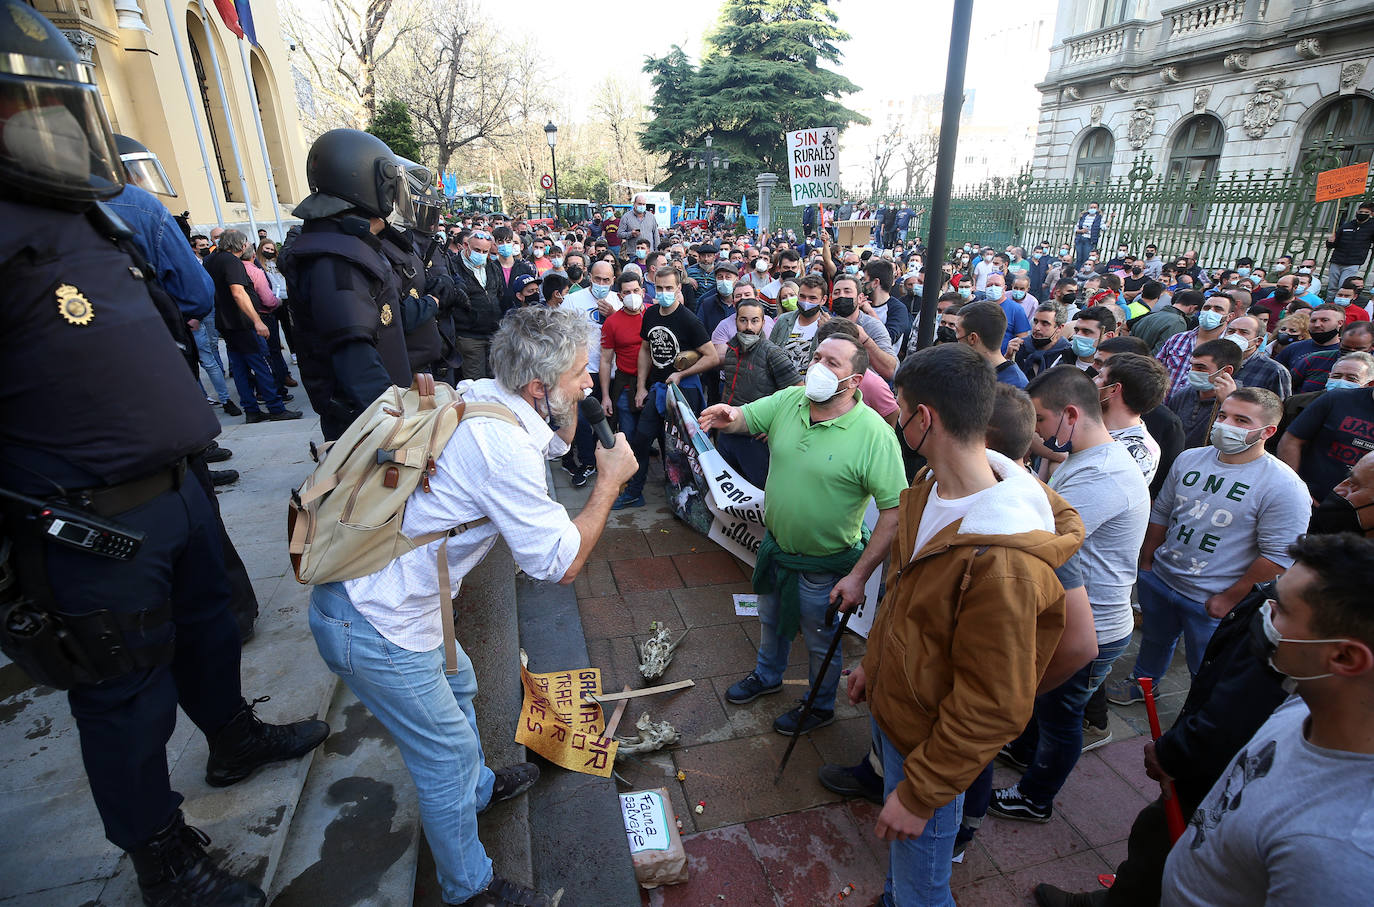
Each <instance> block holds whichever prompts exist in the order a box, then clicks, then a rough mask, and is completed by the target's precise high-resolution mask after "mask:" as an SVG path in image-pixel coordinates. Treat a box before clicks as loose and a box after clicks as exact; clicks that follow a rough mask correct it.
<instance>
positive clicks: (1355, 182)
mask: <svg viewBox="0 0 1374 907" xmlns="http://www.w3.org/2000/svg"><path fill="white" fill-rule="evenodd" d="M1368 182H1369V161H1365V162H1364V163H1362V164H1351V165H1350V166H1349V167H1337V168H1336V169H1334V170H1323V171H1322V172H1321V173H1318V174H1317V192H1316V200H1317V201H1319V202H1329V201H1334V200H1335V199H1338V198H1348V197H1350V196H1352V195H1363V194H1364V187H1365V184H1366V183H1368Z"/></svg>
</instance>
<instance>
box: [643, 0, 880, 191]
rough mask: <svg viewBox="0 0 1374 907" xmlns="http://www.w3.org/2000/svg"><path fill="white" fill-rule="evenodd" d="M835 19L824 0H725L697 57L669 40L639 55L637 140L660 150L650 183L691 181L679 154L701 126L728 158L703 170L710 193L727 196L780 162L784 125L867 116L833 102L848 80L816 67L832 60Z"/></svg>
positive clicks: (840, 36) (695, 141) (836, 56)
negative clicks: (661, 167) (647, 95)
mask: <svg viewBox="0 0 1374 907" xmlns="http://www.w3.org/2000/svg"><path fill="white" fill-rule="evenodd" d="M836 21H837V19H836V16H835V14H834V13H833V12H832V11H831V10H830V7H829V6H828V4H827V2H826V0H726V3H725V5H724V7H723V8H722V10H721V14H720V21H719V23H718V24H717V26H716V28H715V30H714V31H712V32H711V33H710V34H708V35H707V36H706V43H707V54H706V58H705V59H704V60H703V61H702V62H701V65H700V66H693V65H692V63H691V61H690V60H688V59H687V56H686V54H684V53H683V52H682V49H681V48H679V47H676V46H675V47H673V49H672V50H671V51H670V52H669V53H668V54H667V55H666V56H664V57H657V58H655V57H651V58H649V60H648V61H647V62H646V64H645V66H644V71H645V72H647V73H649V74H650V75H651V78H652V82H653V86H654V100H653V103H652V104H651V105H650V110H651V111H652V114H653V119H652V120H651V122H650V123H649V125H648V126H647V127H646V128H645V130H644V132H643V134H642V135H641V136H640V144H641V146H642V147H643V148H644V149H645V150H646V151H652V152H657V153H661V154H666V155H667V156H668V162H667V166H666V169H667V170H668V172H669V174H670V175H669V177H668V179H667V180H665V181H664V183H663V184H662V185H661V186H660V187H659V188H662V189H669V190H672V189H675V188H678V187H681V186H686V185H692V186H695V185H697V184H698V183H699V182H700V177H699V176H697V175H696V174H695V172H694V171H693V170H691V169H689V168H688V166H687V161H688V160H690V159H691V157H692V152H691V151H690V150H689V149H693V148H697V149H699V148H700V147H702V145H703V144H704V143H703V141H702V140H703V139H704V138H705V136H706V135H707V134H708V133H709V134H710V135H711V136H712V138H713V140H714V145H713V150H715V151H719V152H722V153H724V154H726V155H728V156H729V157H730V161H731V164H730V170H729V171H719V170H717V171H713V173H712V181H713V183H715V185H718V186H720V189H719V190H715V191H714V192H713V194H715V195H716V196H717V197H726V198H729V197H732V196H733V195H734V194H739V193H740V192H748V191H752V190H753V188H754V179H753V176H754V174H755V173H758V172H760V171H771V172H774V173H784V172H785V171H786V140H785V133H787V132H789V131H791V130H794V129H808V128H811V127H815V126H839V127H840V129H841V130H843V129H844V128H845V127H847V126H850V125H852V124H855V123H867V122H868V120H867V119H866V118H865V117H863V116H862V115H861V114H859V113H856V112H855V111H853V110H850V109H849V108H847V107H845V106H844V105H843V104H842V103H840V98H841V97H842V96H844V95H847V94H851V93H853V92H855V91H858V86H856V85H855V84H854V83H853V82H851V81H849V79H847V78H845V77H844V76H842V75H839V74H838V73H836V72H833V71H831V70H829V69H822V68H821V64H822V63H826V64H830V65H832V66H838V65H839V64H840V60H841V57H842V53H841V51H840V44H841V43H843V42H844V41H847V40H848V39H849V35H848V33H847V32H845V31H843V30H842V29H840V28H839V27H838V26H837V25H836V24H835V23H836Z"/></svg>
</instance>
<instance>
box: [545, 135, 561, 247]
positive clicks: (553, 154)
mask: <svg viewBox="0 0 1374 907" xmlns="http://www.w3.org/2000/svg"><path fill="white" fill-rule="evenodd" d="M544 137H545V138H546V139H548V140H549V157H550V158H551V159H552V160H553V225H554V226H555V227H557V226H558V152H557V151H555V150H554V148H555V146H557V145H558V127H557V126H555V125H553V121H552V120H550V121H549V125H547V126H545V127H544Z"/></svg>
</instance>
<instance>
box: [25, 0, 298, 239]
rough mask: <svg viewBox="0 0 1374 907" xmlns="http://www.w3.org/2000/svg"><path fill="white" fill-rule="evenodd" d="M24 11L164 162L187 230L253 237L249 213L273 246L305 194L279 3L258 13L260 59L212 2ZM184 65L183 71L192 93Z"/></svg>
mask: <svg viewBox="0 0 1374 907" xmlns="http://www.w3.org/2000/svg"><path fill="white" fill-rule="evenodd" d="M28 2H29V3H30V4H31V5H32V6H33V7H34V8H35V9H37V10H38V11H39V12H41V13H43V14H44V15H45V16H47V17H48V18H49V19H50V20H52V22H53V24H54V25H56V26H57V27H58V28H59V29H61V30H62V31H63V33H64V34H66V36H67V38H68V40H70V41H71V42H72V44H73V46H75V47H76V50H77V53H78V54H79V55H80V57H81V59H82V60H83V61H85V62H86V63H88V64H89V65H90V66H91V69H92V71H93V72H94V74H95V79H96V82H97V83H98V85H99V86H100V93H101V96H102V97H103V99H104V102H105V110H106V112H107V113H108V115H109V118H110V125H111V127H113V129H114V131H115V132H118V133H122V134H124V135H127V136H129V137H131V138H134V139H137V140H138V141H140V142H142V143H143V144H144V145H146V146H148V148H149V150H151V151H153V152H155V153H156V154H157V155H158V157H159V158H160V159H161V160H162V164H163V166H164V167H165V168H166V170H167V173H168V176H170V177H171V179H172V183H173V185H174V186H175V187H176V189H177V192H178V197H177V198H174V199H163V201H164V202H165V203H166V204H167V205H168V207H169V208H170V209H172V211H173V212H174V213H177V214H180V213H181V212H182V211H189V212H190V220H191V223H192V224H194V225H196V226H197V227H200V228H203V229H208V228H209V227H211V226H213V225H215V224H216V223H219V224H221V225H223V226H237V227H242V228H244V229H245V230H247V229H248V227H249V209H248V205H249V204H251V206H252V214H253V219H254V221H255V222H256V224H257V225H258V226H259V227H265V228H266V229H267V231H268V232H269V234H273V235H275V234H276V233H277V228H276V220H277V217H278V215H280V217H281V219H282V221H287V220H288V219H289V216H290V212H291V209H292V207H293V206H294V205H295V203H296V202H297V201H299V200H300V199H302V198H304V197H305V196H306V195H308V194H309V189H308V187H307V186H306V180H305V146H304V144H303V141H302V138H301V133H300V129H299V125H298V119H297V115H296V95H295V89H294V86H293V82H292V77H291V69H290V64H289V62H288V59H287V48H286V45H285V43H284V42H283V40H282V38H281V21H280V19H279V18H278V13H277V7H276V3H275V2H274V0H255V2H254V3H253V17H254V20H255V22H256V25H257V36H258V41H259V42H260V44H261V46H260V47H254V46H253V45H251V44H249V43H248V42H247V41H241V40H240V39H239V38H237V37H235V35H234V34H233V33H232V32H231V31H229V29H228V28H227V27H226V26H225V25H224V22H223V21H222V20H221V19H220V17H219V14H218V12H216V10H215V6H214V3H213V2H212V0H205V3H204V5H202V4H201V3H200V2H198V0H189V2H188V0H28ZM240 44H242V45H243V50H244V51H246V53H247V67H245V66H244V58H243V56H242V55H241V53H240ZM179 61H184V64H185V71H186V73H187V75H188V77H189V78H188V79H187V80H186V81H183V79H182V68H181V65H180V62H179ZM245 69H246V70H247V71H245ZM249 73H251V76H252V78H251V82H250V80H249V75H248V74H249ZM188 87H189V91H188ZM255 101H256V103H257V105H258V109H259V111H260V113H261V117H262V139H261V141H260V140H259V137H258V130H257V125H256V123H255V122H254V118H253V107H252V105H253V104H254V102H255ZM197 127H198V129H197ZM198 131H199V136H200V138H201V139H203V141H204V147H205V154H204V156H202V154H201V143H200V141H198V138H197V132H198ZM235 140H237V145H238V152H239V154H238V160H239V161H240V162H241V164H242V168H241V169H240V166H239V164H237V163H236V162H235V156H234V148H233V146H234V144H235ZM264 146H265V147H266V155H265V156H264V154H263V151H262V149H263V147H264ZM207 161H208V167H207V166H206V162H207ZM269 165H270V170H271V183H274V184H275V187H276V193H275V197H273V193H272V191H271V189H270V188H269V179H268V168H269ZM240 177H242V178H240ZM245 189H246V193H245ZM217 212H218V213H217Z"/></svg>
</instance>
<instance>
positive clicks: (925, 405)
mask: <svg viewBox="0 0 1374 907" xmlns="http://www.w3.org/2000/svg"><path fill="white" fill-rule="evenodd" d="M996 380H997V379H996V377H995V375H994V374H993V371H992V369H991V367H989V366H988V364H987V363H986V362H984V361H983V359H982V358H981V357H980V356H979V355H978V354H977V353H975V352H974V351H973V350H972V349H970V348H968V347H967V346H963V345H955V344H941V345H938V346H934V347H930V348H928V349H924V350H921V351H920V352H918V353H916V354H914V355H913V356H911V357H910V358H909V359H907V360H906V361H905V362H904V363H903V364H902V366H901V368H900V369H898V371H897V374H896V377H895V381H894V383H895V384H896V388H897V403H898V408H899V413H900V421H899V422H898V429H899V430H900V431H901V432H902V434H903V437H904V438H905V440H906V442H907V444H908V445H909V446H910V447H911V448H912V450H914V451H915V452H917V453H919V454H921V455H922V456H924V457H925V458H926V460H927V462H928V464H929V468H928V469H926V470H923V471H922V472H921V473H920V474H918V475H917V477H916V479H915V481H914V482H913V483H912V486H911V487H910V488H909V489H907V490H906V491H905V492H903V493H902V498H901V504H900V516H899V523H898V530H897V539H896V541H895V542H894V543H893V545H892V554H891V560H890V561H889V564H888V574H887V594H886V596H885V597H884V599H883V602H882V605H881V607H880V608H879V609H878V615H877V619H876V621H875V622H874V625H873V630H872V633H871V634H870V635H869V648H868V654H867V656H866V657H865V658H864V661H863V664H862V666H860V667H859V668H857V669H856V670H855V671H854V673H853V674H852V675H851V676H850V678H849V697H850V700H851V701H852V702H855V703H858V702H860V701H862V700H864V699H867V700H868V701H869V704H870V708H871V710H872V713H873V725H874V727H873V735H874V740H875V743H876V744H877V746H878V749H879V751H880V752H881V754H882V760H883V775H884V790H883V795H884V803H883V809H882V812H881V813H880V814H879V816H878V823H877V827H876V828H875V833H876V834H877V835H878V837H880V838H882V839H884V840H886V841H890V842H891V847H892V851H891V859H890V860H889V865H890V868H889V870H888V878H887V885H886V889H885V891H884V894H883V902H882V903H883V904H885V905H888V907H907V905H917V904H919V905H952V904H953V903H954V900H953V898H952V896H951V895H950V891H949V876H950V857H951V855H952V853H953V850H954V838H955V835H956V833H957V832H958V829H959V820H960V814H961V811H962V807H963V802H962V801H963V791H964V790H965V789H967V788H968V786H969V784H970V783H971V782H972V781H973V779H974V778H976V777H977V776H978V774H979V772H981V771H982V769H983V767H984V766H985V765H987V764H988V763H989V762H990V761H991V760H992V758H993V757H994V756H995V755H996V754H997V752H998V750H999V749H1001V747H1002V746H1003V745H1004V744H1006V743H1007V742H1008V741H1010V740H1012V739H1014V738H1015V737H1016V736H1017V735H1018V734H1020V733H1021V731H1022V729H1023V728H1024V727H1025V726H1026V722H1027V720H1029V718H1030V715H1031V708H1032V705H1033V703H1034V699H1035V691H1036V687H1037V685H1038V684H1039V682H1040V678H1041V676H1042V675H1043V674H1044V671H1045V667H1046V665H1047V664H1048V663H1049V659H1050V656H1051V655H1052V654H1053V652H1054V648H1055V645H1056V644H1057V643H1058V642H1059V637H1060V634H1061V633H1062V632H1063V629H1064V589H1063V586H1062V585H1061V584H1060V583H1059V580H1058V579H1057V578H1056V576H1055V572H1054V569H1055V568H1056V567H1059V566H1061V565H1062V564H1063V563H1064V562H1065V561H1066V560H1068V558H1069V557H1070V555H1072V554H1073V552H1074V551H1076V550H1077V549H1078V546H1079V544H1081V543H1082V541H1083V524H1082V522H1081V521H1080V520H1079V518H1078V515H1077V514H1076V513H1074V511H1073V508H1071V507H1070V506H1069V505H1068V504H1067V503H1066V502H1065V501H1064V500H1063V499H1062V498H1060V497H1059V496H1058V495H1057V494H1055V493H1054V492H1053V491H1050V490H1049V489H1048V488H1046V487H1045V486H1044V485H1043V484H1042V483H1041V482H1039V481H1038V480H1037V479H1035V478H1034V477H1032V476H1030V475H1029V474H1028V473H1026V471H1025V470H1024V469H1022V468H1020V467H1019V466H1018V465H1017V464H1015V463H1013V462H1012V461H1011V460H1008V459H1007V458H1005V457H1003V456H1002V455H1000V454H997V453H995V452H992V451H989V450H988V449H987V448H986V446H985V444H984V433H985V432H986V430H987V425H988V420H989V418H990V416H991V414H992V406H993V397H994V394H995V392H996V391H995V387H996Z"/></svg>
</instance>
